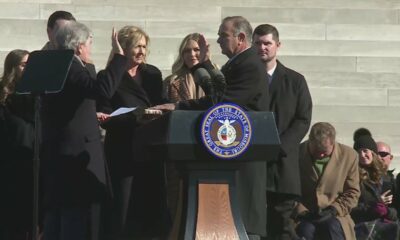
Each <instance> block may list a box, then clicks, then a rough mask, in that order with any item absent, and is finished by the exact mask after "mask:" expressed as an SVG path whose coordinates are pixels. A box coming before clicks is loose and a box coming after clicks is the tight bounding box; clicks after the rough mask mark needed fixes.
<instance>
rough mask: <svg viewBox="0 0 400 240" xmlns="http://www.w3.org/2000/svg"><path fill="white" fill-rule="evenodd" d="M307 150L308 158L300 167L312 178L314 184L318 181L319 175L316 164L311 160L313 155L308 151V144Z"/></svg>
mask: <svg viewBox="0 0 400 240" xmlns="http://www.w3.org/2000/svg"><path fill="white" fill-rule="evenodd" d="M306 149H307V155H306V158H305V159H304V160H305V161H304V162H302V163H300V164H301V165H300V167H301V168H303V169H304V171H302V172H305V173H306V176H310V178H311V180H312V181H313V182H317V181H318V173H317V171H316V170H315V168H314V163H313V160H312V158H311V154H310V152H309V151H308V143H307V145H306Z"/></svg>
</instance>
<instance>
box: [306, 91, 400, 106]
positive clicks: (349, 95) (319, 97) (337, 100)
mask: <svg viewBox="0 0 400 240" xmlns="http://www.w3.org/2000/svg"><path fill="white" fill-rule="evenodd" d="M309 90H310V93H311V97H312V99H313V105H314V106H351V107H355V106H366V107H368V106H369V107H372V106H381V107H386V106H388V98H389V99H390V96H389V93H388V90H387V89H384V88H378V89H372V88H343V87H340V86H339V87H329V88H328V87H321V88H314V87H310V88H309ZM366 93H367V94H366ZM395 93H396V92H395ZM390 95H391V94H390ZM393 95H394V94H393ZM391 100H392V102H393V103H397V104H398V105H400V104H399V103H400V102H399V100H400V98H397V97H396V96H392V98H391ZM389 105H391V104H390V103H389Z"/></svg>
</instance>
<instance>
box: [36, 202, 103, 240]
mask: <svg viewBox="0 0 400 240" xmlns="http://www.w3.org/2000/svg"><path fill="white" fill-rule="evenodd" d="M101 208H102V206H101V204H99V203H94V204H92V205H91V206H90V207H60V208H53V209H51V210H46V212H45V215H44V229H43V238H44V240H81V239H82V240H88V239H91V240H100V239H103V235H104V232H103V227H102V226H103V218H104V217H103V216H102V209H101Z"/></svg>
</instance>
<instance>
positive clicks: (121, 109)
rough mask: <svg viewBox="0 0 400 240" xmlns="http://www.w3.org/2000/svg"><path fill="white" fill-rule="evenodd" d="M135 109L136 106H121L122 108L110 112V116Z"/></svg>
mask: <svg viewBox="0 0 400 240" xmlns="http://www.w3.org/2000/svg"><path fill="white" fill-rule="evenodd" d="M135 109H136V107H133V108H126V107H122V108H118V109H117V110H115V111H114V112H112V113H111V114H110V117H115V116H118V115H121V114H124V113H128V112H132V111H134V110H135Z"/></svg>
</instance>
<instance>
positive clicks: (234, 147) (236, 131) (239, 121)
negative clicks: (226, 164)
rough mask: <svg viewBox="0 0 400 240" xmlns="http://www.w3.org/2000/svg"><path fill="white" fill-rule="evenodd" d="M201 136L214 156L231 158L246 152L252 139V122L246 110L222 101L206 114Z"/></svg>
mask: <svg viewBox="0 0 400 240" xmlns="http://www.w3.org/2000/svg"><path fill="white" fill-rule="evenodd" d="M201 138H202V141H203V144H204V145H205V147H206V148H207V150H208V151H209V152H210V153H212V154H213V155H214V156H216V157H219V158H223V159H231V158H235V157H237V156H239V155H240V154H242V153H244V152H245V151H246V150H247V147H248V146H249V143H250V140H251V123H250V120H249V117H248V116H247V114H246V112H245V111H244V110H243V109H242V108H240V107H239V106H237V105H235V104H232V103H220V104H217V105H215V106H214V107H212V108H211V109H209V110H208V111H207V113H206V114H205V116H204V118H203V120H202V122H201Z"/></svg>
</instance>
